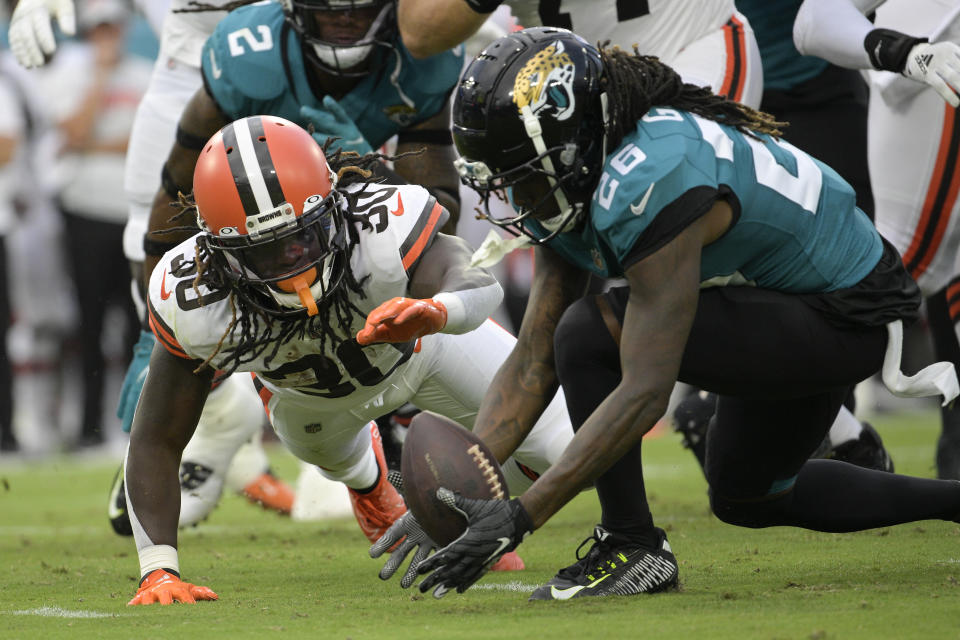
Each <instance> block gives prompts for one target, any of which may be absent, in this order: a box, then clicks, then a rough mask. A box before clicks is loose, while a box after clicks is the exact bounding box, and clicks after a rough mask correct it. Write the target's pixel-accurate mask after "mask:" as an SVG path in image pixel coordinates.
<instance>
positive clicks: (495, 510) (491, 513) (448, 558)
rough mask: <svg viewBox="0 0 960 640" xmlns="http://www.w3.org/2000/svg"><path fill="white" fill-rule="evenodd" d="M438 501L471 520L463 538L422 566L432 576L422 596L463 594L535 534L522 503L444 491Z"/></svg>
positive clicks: (422, 585) (514, 500)
mask: <svg viewBox="0 0 960 640" xmlns="http://www.w3.org/2000/svg"><path fill="white" fill-rule="evenodd" d="M437 498H439V499H440V501H441V502H443V503H444V504H445V505H447V506H448V507H450V508H451V509H453V510H455V511H458V512H460V513H461V514H463V516H464V517H465V518H466V519H467V530H466V531H464V532H463V534H461V535H460V537H459V538H457V539H456V540H454V541H453V542H451V543H450V544H448V545H447V546H446V547H444V548H443V549H441V550H440V551H438V552H437V553H435V554H434V555H433V556H432V557H430V558H428V559H426V560H425V561H423V562H421V563H420V567H419V568H418V569H417V571H418V572H419V573H430V572H431V571H432V572H433V573H431V574H430V575H429V576H427V577H426V579H424V581H423V582H421V583H420V591H421V593H426V592H427V591H429V590H430V589H431V588H433V587H436V588H435V589H434V591H433V597H435V598H442V597H443V596H444V595H446V593H447V591H449V590H450V589H452V588H454V587H455V588H456V589H457V593H463V592H464V591H466V590H467V589H469V588H470V586H471V585H473V583H474V582H476V581H477V580H479V579H480V578H481V577H482V576H483V574H485V573H486V572H487V570H488V569H489V568H490V567H491V566H492V565H493V564H494V563H495V562H496V561H497V560H499V559H500V557H501V556H502V555H503V554H505V553H507V552H508V551H513V550H514V549H516V548H517V545H519V544H520V543H521V542H523V539H524V538H526V537H527V536H528V535H529V534H530V533H532V532H533V521H532V520H531V519H530V515H529V514H528V513H527V510H526V509H524V508H523V505H522V504H520V501H519V500H517V499H516V498H514V499H513V500H474V499H472V498H464V497H463V496H461V495H460V494H458V493H454V492H453V491H450V490H449V489H444V488H443V487H441V488H439V489H437Z"/></svg>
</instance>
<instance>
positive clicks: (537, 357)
mask: <svg viewBox="0 0 960 640" xmlns="http://www.w3.org/2000/svg"><path fill="white" fill-rule="evenodd" d="M535 264H536V268H535V276H534V281H533V284H532V286H531V289H530V298H529V302H528V303H527V312H526V315H524V317H523V324H522V325H521V327H520V333H519V336H518V337H517V344H516V346H515V347H514V348H513V351H512V352H511V353H510V356H509V357H508V358H507V360H506V362H504V364H503V366H502V367H501V368H500V371H499V372H498V373H497V376H496V378H494V380H493V382H492V383H491V385H490V387H489V388H488V390H487V393H486V395H485V396H484V399H483V403H482V404H481V405H480V411H479V414H478V415H477V421H476V426H475V427H474V432H475V433H476V434H477V435H479V436H480V438H481V439H482V440H483V441H484V442H485V443H486V444H487V445H488V446H489V447H490V449H491V451H492V452H493V454H494V455H495V456H496V457H497V460H498V461H500V462H503V461H504V460H506V459H507V458H508V457H509V456H510V454H511V453H513V451H514V450H515V449H516V448H517V447H518V446H519V444H520V443H521V442H522V441H523V439H524V438H525V437H526V435H527V434H528V433H529V432H530V429H531V428H532V427H533V425H534V423H535V422H536V421H537V418H539V417H540V414H541V413H543V411H544V409H545V408H546V406H547V405H548V404H549V403H550V401H551V400H552V399H553V396H554V394H555V393H556V392H557V388H558V386H559V382H558V380H557V373H556V370H555V369H554V364H553V363H554V360H553V334H554V331H555V330H556V328H557V323H558V322H560V316H562V315H563V312H564V311H565V310H566V309H567V307H569V306H570V305H571V304H573V302H574V301H576V300H577V299H579V298H580V297H582V296H583V294H584V292H585V291H586V286H587V280H588V275H587V274H586V273H584V272H582V271H580V270H579V269H577V268H576V267H574V266H573V265H571V264H569V263H568V262H566V261H565V260H563V259H562V258H560V256H558V255H557V254H556V253H554V252H553V251H551V250H550V249H546V248H537V250H536V258H535Z"/></svg>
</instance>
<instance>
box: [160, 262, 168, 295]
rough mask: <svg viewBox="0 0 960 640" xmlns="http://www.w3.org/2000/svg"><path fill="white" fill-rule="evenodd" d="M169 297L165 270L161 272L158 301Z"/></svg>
mask: <svg viewBox="0 0 960 640" xmlns="http://www.w3.org/2000/svg"><path fill="white" fill-rule="evenodd" d="M169 297H170V292H169V291H167V270H166V269H164V270H163V278H162V279H161V280H160V299H161V300H166V299H167V298H169Z"/></svg>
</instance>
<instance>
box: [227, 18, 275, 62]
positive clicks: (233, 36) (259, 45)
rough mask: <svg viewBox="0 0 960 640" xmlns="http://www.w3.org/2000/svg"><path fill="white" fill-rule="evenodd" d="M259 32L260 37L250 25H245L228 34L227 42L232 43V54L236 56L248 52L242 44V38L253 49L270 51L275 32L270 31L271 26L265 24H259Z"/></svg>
mask: <svg viewBox="0 0 960 640" xmlns="http://www.w3.org/2000/svg"><path fill="white" fill-rule="evenodd" d="M257 33H258V34H260V38H259V39H257V36H255V35H253V31H250V27H244V28H243V29H237V30H236V31H231V32H230V33H229V34H227V43H228V44H229V45H230V55H231V56H233V57H234V58H236V57H237V56H242V55H243V54H244V53H246V51H245V50H244V48H243V45H241V44H240V41H241V40H243V42H244V43H245V44H246V45H247V46H248V47H250V50H251V51H269V50H270V49H273V34H272V33H270V27H268V26H267V25H265V24H261V25H258V26H257Z"/></svg>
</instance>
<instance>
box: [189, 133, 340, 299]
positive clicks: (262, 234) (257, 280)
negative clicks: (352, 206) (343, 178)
mask: <svg viewBox="0 0 960 640" xmlns="http://www.w3.org/2000/svg"><path fill="white" fill-rule="evenodd" d="M193 196H194V200H195V201H196V204H197V223H198V224H199V226H200V229H201V231H202V232H203V233H201V234H200V237H199V239H198V241H199V243H200V244H201V245H203V246H204V247H205V249H206V250H207V251H208V252H209V253H210V254H211V256H212V257H213V265H214V268H216V269H217V270H218V271H219V272H220V273H221V274H222V275H223V277H224V278H225V279H226V280H227V281H228V282H231V283H233V284H234V285H235V287H236V291H237V293H238V294H239V295H240V296H241V297H242V298H243V299H244V300H246V301H247V302H248V303H250V304H252V305H253V306H255V307H257V308H258V309H260V310H261V311H263V312H264V313H267V314H269V315H273V316H281V317H289V316H297V315H303V314H304V313H306V315H316V314H317V313H318V312H319V309H318V303H320V302H321V301H323V300H326V299H327V298H329V297H330V296H331V295H332V294H333V293H334V292H335V291H337V290H338V288H339V287H340V286H341V284H342V281H343V279H344V278H343V276H344V272H345V270H346V269H347V268H348V254H347V249H348V238H347V231H346V226H345V225H346V222H345V220H346V214H345V207H346V203H345V201H344V198H343V195H342V194H341V193H340V192H339V191H338V190H337V188H336V174H334V173H333V171H332V170H331V169H330V165H328V164H327V159H326V157H325V156H324V154H323V151H322V150H321V149H320V147H319V146H318V145H317V143H316V142H314V140H313V137H312V136H311V135H310V134H309V133H307V132H306V131H304V130H303V129H302V128H300V127H298V126H297V125H296V124H294V123H292V122H290V121H288V120H284V119H283V118H278V117H275V116H251V117H248V118H242V119H240V120H236V121H234V122H232V123H230V124H228V125H227V126H225V127H224V128H223V129H221V130H220V131H218V132H217V133H216V134H215V135H214V136H213V137H212V138H210V140H209V141H208V142H207V144H206V145H205V146H204V148H203V151H201V152H200V158H199V159H198V160H197V165H196V168H195V169H194V174H193Z"/></svg>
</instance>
